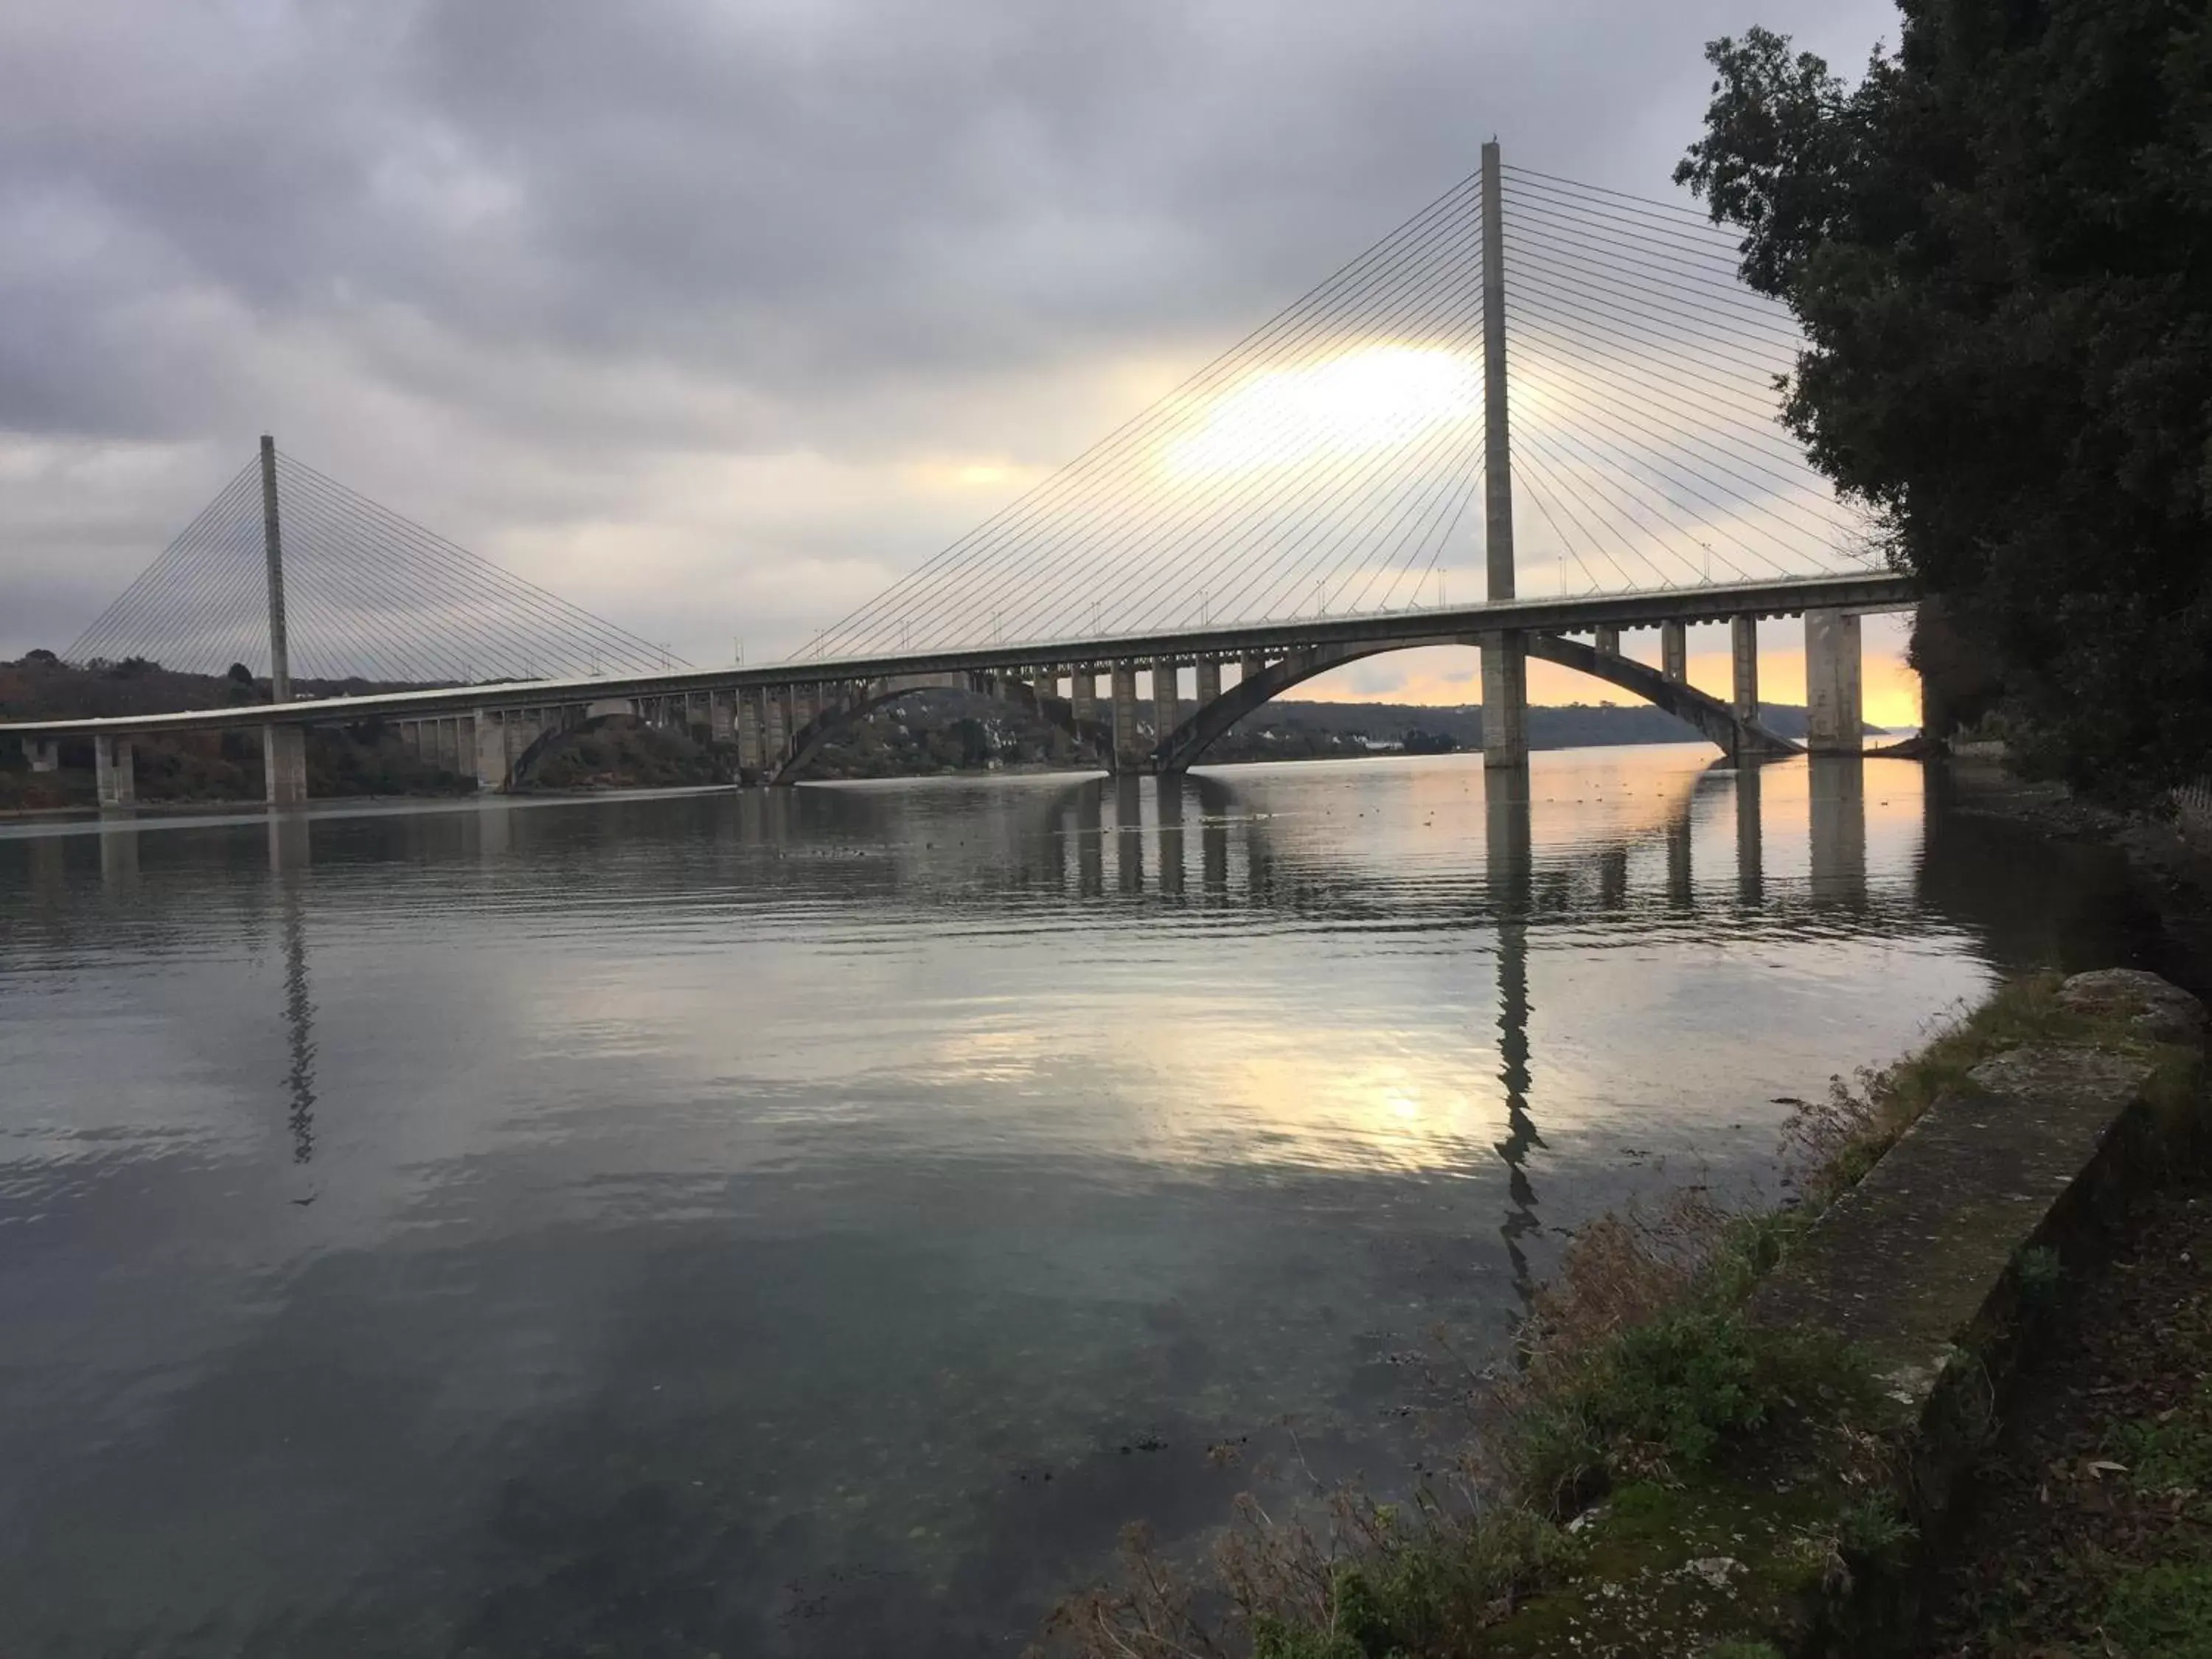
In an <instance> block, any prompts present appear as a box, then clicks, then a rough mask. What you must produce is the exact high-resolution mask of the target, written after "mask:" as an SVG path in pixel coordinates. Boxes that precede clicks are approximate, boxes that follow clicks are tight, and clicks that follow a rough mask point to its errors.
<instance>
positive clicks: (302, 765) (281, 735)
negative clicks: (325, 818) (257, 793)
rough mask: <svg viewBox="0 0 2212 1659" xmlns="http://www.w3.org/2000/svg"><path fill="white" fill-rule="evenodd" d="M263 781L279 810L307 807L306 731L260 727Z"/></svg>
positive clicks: (300, 728) (285, 727) (301, 727)
mask: <svg viewBox="0 0 2212 1659" xmlns="http://www.w3.org/2000/svg"><path fill="white" fill-rule="evenodd" d="M261 781H262V784H263V786H264V788H263V793H264V799H267V801H268V803H269V805H271V806H273V807H276V808H277V809H278V810H280V811H288V810H289V809H291V808H294V807H300V806H305V805H307V727H306V726H263V727H262V728H261Z"/></svg>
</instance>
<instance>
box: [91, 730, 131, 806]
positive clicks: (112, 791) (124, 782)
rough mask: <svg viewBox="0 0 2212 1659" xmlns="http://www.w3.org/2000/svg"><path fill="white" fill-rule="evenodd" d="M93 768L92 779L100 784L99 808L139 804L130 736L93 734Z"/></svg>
mask: <svg viewBox="0 0 2212 1659" xmlns="http://www.w3.org/2000/svg"><path fill="white" fill-rule="evenodd" d="M92 771H93V781H94V783H96V784H97V785H98V786H99V789H100V810H101V811H110V810H111V809H118V808H124V807H131V806H136V805H137V804H138V774H137V764H136V757H134V755H133V754H132V752H131V739H130V738H110V737H105V736H102V737H96V738H94V739H93V740H92Z"/></svg>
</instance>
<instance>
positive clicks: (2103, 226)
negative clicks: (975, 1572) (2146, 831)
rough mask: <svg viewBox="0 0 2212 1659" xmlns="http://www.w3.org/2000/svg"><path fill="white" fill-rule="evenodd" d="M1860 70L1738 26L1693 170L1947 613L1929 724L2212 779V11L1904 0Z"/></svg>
mask: <svg viewBox="0 0 2212 1659" xmlns="http://www.w3.org/2000/svg"><path fill="white" fill-rule="evenodd" d="M1900 9H1901V12H1902V15H1903V27H1902V33H1901V34H1900V36H1899V43H1898V46H1897V50H1896V51H1895V52H1893V53H1877V54H1876V55H1875V58H1874V59H1873V60H1872V62H1871V63H1870V64H1869V65H1868V68H1867V70H1866V73H1865V74H1864V76H1863V77H1862V78H1861V79H1860V80H1859V81H1858V82H1857V84H1856V85H1850V84H1847V83H1846V82H1844V81H1843V80H1842V79H1841V78H1839V77H1838V76H1834V75H1832V74H1831V73H1830V72H1829V69H1828V66H1827V64H1826V63H1824V62H1823V61H1822V60H1821V59H1820V58H1817V57H1814V55H1812V54H1811V53H1809V52H1794V51H1793V50H1792V49H1791V48H1790V42H1789V41H1788V40H1786V39H1785V38H1784V37H1782V36H1779V35H1777V34H1774V33H1770V32H1768V31H1766V30H1764V29H1753V30H1752V31H1750V32H1749V33H1747V34H1746V35H1744V36H1743V37H1742V38H1741V39H1729V40H1717V41H1715V42H1713V43H1712V45H1711V46H1709V47H1708V48H1707V52H1706V56H1707V58H1709V59H1710V60H1711V63H1712V64H1713V67H1714V68H1715V70H1717V79H1716V81H1715V82H1714V85H1713V99H1712V103H1711V107H1710V109H1709V110H1708V111H1707V112H1706V118H1705V134H1704V137H1702V138H1700V139H1699V141H1698V142H1697V143H1694V144H1693V145H1692V146H1691V148H1690V150H1689V153H1688V155H1687V156H1686V158H1685V160H1684V161H1683V162H1682V164H1681V166H1680V168H1679V169H1678V170H1677V172H1676V174H1675V177H1676V179H1677V180H1678V182H1681V183H1685V184H1687V185H1689V186H1690V187H1691V188H1692V190H1693V191H1696V192H1698V193H1699V195H1700V196H1702V197H1704V199H1705V202H1706V204H1708V205H1709V207H1710V209H1711V213H1712V216H1713V217H1714V219H1715V220H1716V221H1717V222H1721V223H1724V224H1729V225H1731V226H1734V227H1735V228H1739V229H1741V232H1742V233H1743V240H1742V243H1741V248H1742V273H1743V276H1744V277H1745V279H1746V280H1747V282H1748V283H1750V284H1751V285H1752V286H1753V288H1755V289H1759V291H1761V292H1762V293H1765V294H1767V295H1771V296H1773V297H1774V298H1776V299H1778V300H1781V301H1784V303H1786V304H1787V305H1788V306H1789V307H1790V309H1791V310H1792V311H1793V312H1794V313H1796V316H1797V318H1798V319H1799V321H1800V323H1801V324H1802V326H1803V329H1804V332H1805V336H1806V339H1807V342H1808V343H1807V346H1806V349H1804V350H1803V351H1802V353H1801V354H1800V356H1799V357H1798V362H1797V368H1796V373H1795V374H1794V375H1793V376H1792V377H1791V378H1790V381H1789V383H1788V386H1787V388H1786V402H1785V406H1784V416H1785V418H1786V420H1787V421H1788V422H1789V424H1790V426H1791V428H1793V429H1794V430H1795V431H1796V433H1797V434H1798V435H1799V436H1800V437H1801V438H1802V440H1803V441H1804V442H1805V443H1806V445H1807V446H1808V453H1810V455H1811V458H1812V459H1813V462H1814V465H1816V466H1818V467H1819V468H1820V470H1821V471H1823V472H1825V473H1826V474H1827V475H1828V477H1831V478H1832V479H1833V480H1834V481H1835V482H1836V483H1837V484H1838V488H1839V489H1840V490H1841V491H1842V492H1843V494H1844V495H1845V496H1846V497H1847V498H1849V499H1852V500H1856V501H1860V502H1862V503H1863V504H1865V505H1866V506H1868V507H1870V508H1872V509H1873V510H1874V512H1875V513H1876V514H1877V515H1878V518H1879V521H1880V524H1881V529H1882V532H1883V534H1884V537H1885V539H1886V542H1887V553H1888V556H1889V557H1890V559H1891V561H1892V562H1893V563H1894V564H1895V565H1896V566H1898V567H1899V568H1902V569H1905V570H1908V571H1911V573H1912V574H1915V575H1916V576H1917V577H1918V578H1919V580H1920V582H1921V585H1922V587H1923V591H1924V592H1926V593H1928V594H1929V595H1931V596H1933V598H1934V599H1935V600H1936V605H1934V606H1932V607H1930V608H1929V611H1927V612H1926V613H1925V614H1924V615H1923V623H1922V626H1921V628H1920V629H1919V630H1918V633H1917V637H1916V640H1915V643H1914V658H1915V661H1916V665H1917V666H1919V667H1920V669H1921V670H1922V672H1923V676H1924V677H1925V679H1926V683H1927V685H1928V689H1929V707H1928V714H1929V730H1930V732H1931V735H1934V736H1936V737H1942V736H1944V735H1947V733H1946V731H1945V727H1946V726H1947V725H1949V724H1953V723H1957V722H1961V721H1982V722H1987V723H1990V724H1992V725H1994V726H1996V727H1997V728H1999V730H2000V732H2001V734H2002V735H2003V736H2005V737H2006V738H2007V740H2008V743H2009V744H2011V746H2012V748H2013V750H2014V753H2015V757H2016V758H2017V759H2018V761H2019V762H2020V763H2021V765H2022V766H2023V767H2024V768H2025V769H2027V770H2029V771H2030V772H2032V773H2036V774H2040V775H2050V776H2057V777H2061V778H2063V779H2065V780H2067V781H2069V782H2071V783H2072V784H2074V785H2075V787H2078V788H2081V789H2083V790H2085V791H2087V792H2091V793H2101V794H2106V795H2110V796H2114V797H2120V798H2129V797H2133V798H2137V799H2141V798H2144V797H2147V796H2150V795H2152V794H2154V793H2156V792H2159V791H2161V790H2164V789H2166V788H2168V787H2172V786H2173V785H2176V784H2179V783H2183V782H2189V781H2197V780H2199V779H2203V778H2205V777H2207V776H2212V190H2208V189H2207V188H2206V181H2207V180H2208V179H2212V12H2208V10H2207V8H2206V7H2205V5H2204V4H2203V3H2202V0H2196V3H2178V0H2054V3H2047V4H2039V5H2033V6H2022V5H2019V4H2015V3H2011V0H1904V3H1903V4H1902V5H1901V7H1900Z"/></svg>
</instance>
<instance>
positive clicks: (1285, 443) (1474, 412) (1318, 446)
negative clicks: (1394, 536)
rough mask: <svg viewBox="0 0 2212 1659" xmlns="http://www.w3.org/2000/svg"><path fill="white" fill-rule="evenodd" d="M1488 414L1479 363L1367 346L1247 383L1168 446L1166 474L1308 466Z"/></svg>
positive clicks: (1417, 349)
mask: <svg viewBox="0 0 2212 1659" xmlns="http://www.w3.org/2000/svg"><path fill="white" fill-rule="evenodd" d="M1481 411H1482V373H1481V365H1480V362H1478V361H1476V360H1475V359H1474V358H1471V357H1468V356H1462V355H1461V354H1460V353H1458V352H1455V351H1442V350H1438V349H1435V348H1433V347H1425V346H1400V345H1376V346H1367V347H1364V348H1362V349H1359V350H1357V351H1352V352H1347V353H1346V354H1345V355H1344V356H1340V357H1330V358H1325V359H1323V360H1322V361H1320V362H1314V363H1309V364H1305V365H1304V366H1302V367H1299V368H1281V369H1270V370H1268V371H1267V372H1266V373H1264V374H1255V375H1253V376H1251V377H1249V379H1247V380H1243V381H1242V382H1240V383H1239V384H1237V386H1234V387H1232V388H1231V390H1230V391H1228V392H1225V393H1223V394H1222V395H1221V396H1220V397H1218V398H1215V399H1214V400H1213V401H1212V404H1210V405H1209V406H1208V407H1207V408H1206V411H1205V413H1204V414H1203V415H1202V416H1200V418H1199V420H1198V421H1197V422H1196V423H1195V424H1194V426H1193V427H1191V428H1189V429H1188V430H1187V431H1185V432H1184V433H1183V434H1182V435H1181V436H1179V437H1176V438H1175V439H1173V440H1171V441H1169V442H1168V443H1167V444H1166V445H1164V447H1162V449H1161V452H1160V467H1161V470H1162V471H1164V473H1166V474H1167V475H1168V476H1169V477H1171V478H1176V479H1195V478H1206V477H1218V476H1220V475H1221V474H1224V473H1235V472H1250V471H1260V470H1262V469H1273V468H1278V467H1295V466H1301V465H1306V464H1308V463H1310V462H1311V461H1313V460H1315V459H1316V458H1320V457H1324V456H1328V455H1332V454H1341V455H1347V456H1349V455H1358V454H1365V453H1370V452H1372V451H1374V450H1377V449H1385V448H1389V447H1392V446H1394V445H1398V444H1403V443H1406V442H1407V441H1410V440H1412V439H1413V438H1416V437H1419V436H1422V435H1425V434H1427V433H1428V432H1430V431H1431V429H1432V428H1436V427H1439V426H1444V425H1449V424H1450V423H1452V422H1461V421H1472V420H1475V419H1477V418H1479V417H1480V414H1481Z"/></svg>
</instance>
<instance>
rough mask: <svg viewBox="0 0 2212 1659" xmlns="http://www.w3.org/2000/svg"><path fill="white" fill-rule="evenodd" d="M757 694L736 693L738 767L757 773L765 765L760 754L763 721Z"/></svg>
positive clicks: (759, 698)
mask: <svg viewBox="0 0 2212 1659" xmlns="http://www.w3.org/2000/svg"><path fill="white" fill-rule="evenodd" d="M761 703H762V698H761V696H760V695H759V694H758V693H757V692H753V691H740V692H738V769H740V770H742V771H746V772H758V771H759V770H760V769H761V768H762V767H763V765H764V764H765V763H766V762H765V759H764V757H763V755H762V753H761V727H762V726H763V725H764V724H765V723H766V722H765V720H764V717H763V710H762V708H761Z"/></svg>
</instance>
